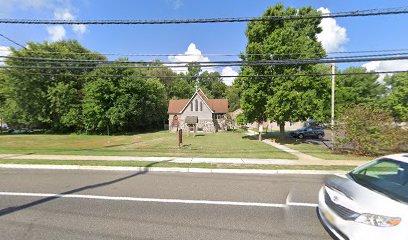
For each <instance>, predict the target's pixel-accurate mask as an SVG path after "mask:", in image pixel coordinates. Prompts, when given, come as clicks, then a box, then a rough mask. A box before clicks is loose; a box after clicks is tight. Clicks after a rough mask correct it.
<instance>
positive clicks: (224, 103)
mask: <svg viewBox="0 0 408 240" xmlns="http://www.w3.org/2000/svg"><path fill="white" fill-rule="evenodd" d="M207 104H208V106H209V107H210V108H211V109H212V110H213V112H215V113H227V112H228V99H208V100H207Z"/></svg>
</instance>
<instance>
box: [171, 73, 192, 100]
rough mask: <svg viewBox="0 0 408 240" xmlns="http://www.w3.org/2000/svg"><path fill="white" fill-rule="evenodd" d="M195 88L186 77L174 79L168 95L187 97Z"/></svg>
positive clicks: (178, 97)
mask: <svg viewBox="0 0 408 240" xmlns="http://www.w3.org/2000/svg"><path fill="white" fill-rule="evenodd" d="M194 91H195V88H194V87H193V86H191V85H190V84H189V83H188V82H187V80H186V79H183V78H179V79H176V80H175V82H174V84H173V86H172V88H171V92H170V97H171V98H175V99H189V98H191V96H192V95H193V94H194Z"/></svg>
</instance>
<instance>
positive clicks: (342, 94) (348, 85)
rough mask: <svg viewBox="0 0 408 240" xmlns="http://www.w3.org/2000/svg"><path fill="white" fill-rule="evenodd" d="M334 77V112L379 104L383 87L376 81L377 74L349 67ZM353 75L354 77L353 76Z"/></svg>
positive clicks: (383, 92) (360, 68)
mask: <svg viewBox="0 0 408 240" xmlns="http://www.w3.org/2000/svg"><path fill="white" fill-rule="evenodd" d="M341 73H344V74H348V75H339V76H337V77H336V95H335V96H336V105H335V106H336V111H341V110H342V109H343V108H345V107H347V106H351V105H356V104H363V103H364V104H377V105H378V104H379V100H380V98H381V97H382V96H383V95H384V94H385V86H384V84H381V83H379V82H378V81H377V79H378V74H367V75H364V74H361V73H366V69H365V68H363V67H349V68H347V69H345V70H344V71H342V72H341ZM353 74H354V75H353Z"/></svg>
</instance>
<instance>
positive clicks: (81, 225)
mask: <svg viewBox="0 0 408 240" xmlns="http://www.w3.org/2000/svg"><path fill="white" fill-rule="evenodd" d="M323 179H324V176H321V175H235V174H195V173H151V172H150V173H132V172H112V171H84V170H21V169H19V170H17V169H2V170H0V232H1V239H224V240H228V239H234V240H235V239H251V240H255V239H302V240H305V239H306V240H307V239H331V238H330V236H329V235H328V234H327V233H326V231H325V230H324V229H323V227H322V226H321V225H320V222H319V220H318V219H317V217H316V209H315V204H316V203H317V192H318V190H319V188H320V187H321V185H322V182H323ZM55 194H59V195H55Z"/></svg>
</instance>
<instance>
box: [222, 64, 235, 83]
mask: <svg viewBox="0 0 408 240" xmlns="http://www.w3.org/2000/svg"><path fill="white" fill-rule="evenodd" d="M221 75H224V76H235V77H226V78H222V81H224V83H225V84H227V85H228V86H231V85H232V83H233V82H234V80H235V78H236V76H238V72H237V71H235V70H234V69H232V67H225V68H223V69H222V72H221Z"/></svg>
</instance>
